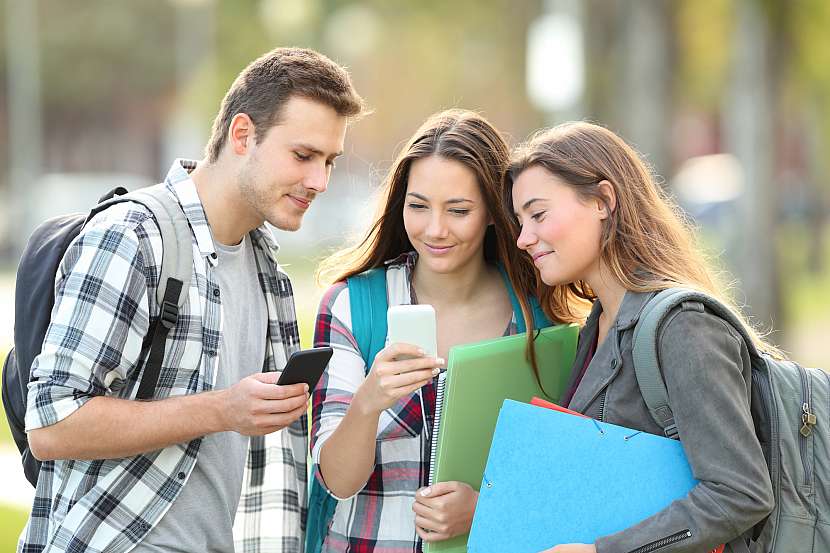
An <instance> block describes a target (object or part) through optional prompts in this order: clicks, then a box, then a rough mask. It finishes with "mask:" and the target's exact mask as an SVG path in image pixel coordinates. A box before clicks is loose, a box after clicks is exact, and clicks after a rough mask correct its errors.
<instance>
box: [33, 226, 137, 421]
mask: <svg viewBox="0 0 830 553" xmlns="http://www.w3.org/2000/svg"><path fill="white" fill-rule="evenodd" d="M133 227H134V225H130V224H127V223H124V222H116V223H113V222H109V223H106V222H104V223H99V224H94V223H93V224H91V225H90V226H88V227H87V228H86V229H84V231H83V232H82V233H81V234H80V235H79V236H78V237H77V238H76V239H75V240H74V241H73V243H72V244H71V245H70V247H69V248H68V249H67V251H66V254H65V255H64V258H63V260H62V261H61V265H60V267H59V269H58V275H57V277H56V282H55V306H54V308H53V310H52V318H51V322H50V324H49V327H48V328H47V331H46V337H45V339H44V344H43V349H42V351H41V353H40V355H38V356H37V357H36V358H35V361H34V363H33V365H32V376H33V378H36V379H37V380H35V381H33V382H31V383H30V384H29V392H28V402H27V405H28V409H27V413H26V429H27V430H32V429H35V428H40V427H43V426H49V425H52V424H55V423H57V422H59V421H60V420H62V419H64V418H66V417H67V416H69V415H70V414H72V413H73V412H75V411H76V410H77V409H79V408H80V407H81V406H82V405H84V404H85V403H86V402H87V401H88V400H90V399H91V398H92V397H95V396H99V395H103V394H105V393H108V394H117V393H118V392H119V391H120V390H121V389H123V387H124V383H125V381H126V379H127V377H128V374H129V372H130V370H131V369H132V368H133V367H134V366H135V364H136V362H137V360H138V358H139V356H140V352H141V345H142V340H143V338H144V335H145V334H146V333H147V330H148V328H149V311H148V299H147V281H146V278H145V261H144V256H143V255H142V251H141V250H140V248H139V241H138V235H137V233H136V231H135V230H134V229H133Z"/></svg>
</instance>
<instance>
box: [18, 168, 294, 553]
mask: <svg viewBox="0 0 830 553" xmlns="http://www.w3.org/2000/svg"><path fill="white" fill-rule="evenodd" d="M195 166H196V164H195V162H193V161H186V160H177V161H176V162H175V163H174V164H173V166H172V167H171V169H170V171H169V173H168V175H167V178H166V179H165V183H166V185H167V187H168V189H169V190H170V191H171V193H172V194H173V196H174V197H175V198H177V199H178V201H179V203H180V204H181V206H182V208H183V210H184V212H185V214H186V217H187V219H188V222H189V223H190V227H191V229H192V231H193V258H194V264H193V276H192V280H191V284H190V289H189V290H188V291H187V293H188V294H189V297H188V301H187V302H185V304H184V305H183V306H182V308H181V310H180V314H179V319H178V322H177V324H176V326H175V328H173V329H172V330H171V331H170V334H169V335H168V337H167V343H166V348H165V354H164V361H163V363H162V367H161V374H160V376H159V381H158V382H159V383H158V386H157V389H156V393H155V399H163V398H167V397H171V396H181V395H185V394H195V393H199V392H204V391H207V390H211V389H212V388H213V384H214V381H215V377H216V370H217V359H218V350H219V343H220V340H221V336H222V309H221V300H220V298H221V292H220V290H219V287H218V285H217V282H216V278H215V275H214V267H215V265H216V259H217V256H216V254H215V250H214V244H213V240H212V237H211V232H210V228H209V227H208V223H207V219H206V218H205V213H204V210H203V208H202V203H201V201H200V200H199V196H198V195H197V193H196V187H195V184H194V183H193V181H192V180H191V178H190V176H189V172H190V171H192V170H193V168H195ZM251 241H252V244H253V249H254V252H255V257H256V262H257V266H258V267H259V281H260V284H261V286H262V291H263V293H264V295H265V300H266V305H267V309H268V337H267V343H266V356H265V362H264V365H263V371H275V370H281V369H282V367H283V366H284V365H285V361H286V359H287V358H288V357H289V356H290V354H291V353H293V352H294V351H295V350H297V349H298V348H299V333H298V330H297V321H296V314H295V310H294V297H293V291H292V288H291V283H290V281H289V279H288V276H287V275H286V274H285V273H284V272H283V271H282V269H281V268H280V267H279V265H278V264H277V261H276V258H275V256H276V252H277V245H276V244H275V243H274V240H273V237H272V236H271V233H270V231H269V230H268V229H267V228H266V227H264V226H263V227H260V228H258V229H255V230H254V231H253V232H252V233H251ZM161 248H162V244H161V235H160V232H159V228H158V226H157V225H156V223H155V222H154V220H153V218H152V216H151V215H150V213H149V211H147V210H146V208H144V207H143V206H141V205H138V204H135V203H121V204H116V205H115V206H113V207H110V208H108V209H107V210H106V211H104V212H103V213H101V214H99V215H97V216H96V217H95V218H94V219H93V220H92V221H90V223H89V224H88V225H87V226H86V227H85V228H84V229H83V231H82V232H81V234H80V235H79V236H78V237H77V238H76V239H75V240H74V241H73V242H72V244H71V245H70V247H69V248H68V249H67V251H66V254H65V256H64V258H63V260H62V262H61V264H60V267H59V269H58V273H57V276H56V281H55V307H54V309H53V311H52V320H51V323H50V325H49V328H48V330H47V333H46V338H45V340H44V344H43V350H42V352H41V354H40V355H39V356H38V357H37V358H36V359H35V362H34V365H33V368H32V375H33V377H34V378H36V379H37V380H36V381H34V382H32V383H31V384H30V385H29V395H28V403H27V405H28V411H27V414H26V428H27V430H32V429H35V428H40V427H44V426H48V425H52V424H55V423H57V422H58V421H60V420H62V419H64V418H66V417H67V416H69V415H71V414H72V413H73V412H75V411H76V410H77V409H79V408H80V407H81V406H83V405H84V404H85V403H86V402H87V401H89V400H90V399H92V398H93V397H96V396H112V397H118V398H123V399H134V398H135V396H136V392H137V391H138V383H139V382H140V377H141V368H142V366H143V359H140V357H141V351H142V342H143V340H144V337H145V335H146V334H147V332H148V329H149V328H150V323H151V317H155V315H156V314H157V313H158V312H159V307H158V304H157V301H156V288H157V287H158V284H159V283H158V280H159V264H160V262H161ZM307 441H308V439H307V420H306V417H305V416H303V417H302V418H300V419H299V420H298V421H296V422H295V423H294V424H292V425H291V426H290V427H288V428H286V429H285V430H282V431H280V432H276V433H273V434H270V435H268V436H265V437H254V438H251V440H250V446H249V451H248V460H247V463H246V469H245V475H244V477H243V488H242V495H241V497H240V500H239V507H238V510H237V515H236V518H235V523H234V537H235V542H236V549H237V551H243V552H257V553H259V552H301V551H302V548H303V546H302V544H303V539H304V535H303V529H304V528H305V516H306V507H305V506H306V454H307V451H308V449H307V448H308V443H307ZM200 444H201V439H195V440H193V441H191V442H189V443H186V444H179V445H173V446H170V447H166V448H164V449H162V450H159V451H153V452H149V453H145V454H143V455H137V456H135V457H129V458H124V459H106V460H95V461H78V460H58V461H47V462H44V463H43V465H42V468H41V473H40V477H39V479H38V484H37V490H36V496H35V500H34V505H33V507H32V512H31V515H30V518H29V521H28V524H27V525H26V527H25V528H24V530H23V533H22V535H21V538H20V542H19V544H18V551H19V552H23V553H34V552H48V553H58V552H72V553H80V552H103V551H106V552H107V553H123V552H126V551H129V550H130V549H132V548H133V547H134V546H135V545H136V544H137V543H139V542H140V541H141V540H142V539H143V538H144V536H146V535H147V533H148V532H149V531H150V530H151V529H152V528H153V527H154V526H155V525H156V524H157V523H158V521H159V519H160V518H161V517H162V516H163V515H164V514H165V513H166V512H167V510H168V509H169V507H170V505H171V504H172V503H173V502H174V501H175V500H176V497H177V496H178V494H179V492H180V491H181V489H182V486H183V485H184V482H186V480H187V478H188V476H189V475H190V472H191V471H192V470H193V467H194V465H195V463H197V462H198V454H199V446H200Z"/></svg>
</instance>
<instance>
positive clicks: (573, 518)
mask: <svg viewBox="0 0 830 553" xmlns="http://www.w3.org/2000/svg"><path fill="white" fill-rule="evenodd" d="M696 484H697V480H695V478H694V477H693V476H692V471H691V468H690V467H689V463H688V461H687V460H686V455H685V453H684V451H683V447H682V446H681V444H680V442H679V441H677V440H671V439H669V438H664V437H662V436H655V435H652V434H647V433H644V432H638V431H636V430H631V429H629V428H625V427H622V426H616V425H613V424H608V423H605V422H598V421H596V420H594V419H590V418H582V417H575V416H573V415H571V414H568V413H563V412H560V411H554V410H551V409H546V408H543V407H537V406H535V405H527V404H524V403H519V402H516V401H510V400H507V401H505V402H504V406H503V407H502V409H501V413H500V414H499V418H498V424H497V425H496V431H495V434H494V436H493V445H492V447H491V448H490V455H489V458H488V460H487V468H486V469H485V471H484V476H483V478H482V486H481V492H480V495H479V498H478V504H477V506H476V513H475V518H474V519H473V527H472V530H471V532H470V540H469V549H468V550H469V552H470V553H479V552H485V551H486V552H491V551H510V552H511V553H512V552H515V553H523V552H528V553H537V552H538V551H543V550H545V549H548V548H550V547H553V546H554V545H558V544H563V543H594V542H595V541H596V539H597V538H600V537H602V536H606V535H609V534H613V533H616V532H619V531H621V530H625V529H626V528H628V527H630V526H632V525H634V524H636V523H638V522H640V521H642V520H643V519H645V518H648V517H649V516H651V515H653V514H655V513H657V512H659V511H660V510H662V509H663V508H665V507H667V506H668V505H669V504H670V503H671V502H672V501H674V500H676V499H680V498H683V497H685V496H686V495H687V494H688V493H689V491H690V490H691V489H692V488H693V487H694V486H695V485H696ZM687 537H688V536H685V535H682V533H678V534H677V535H676V536H673V537H671V539H673V540H676V541H682V540H683V539H687ZM667 539H669V538H668V537H667Z"/></svg>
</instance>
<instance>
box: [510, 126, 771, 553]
mask: <svg viewBox="0 0 830 553" xmlns="http://www.w3.org/2000/svg"><path fill="white" fill-rule="evenodd" d="M505 184H506V186H505V201H506V202H507V203H508V204H509V205H510V206H511V209H512V210H513V212H514V213H515V214H516V217H517V220H518V223H519V225H520V227H521V228H520V230H519V235H518V239H517V244H518V246H519V248H521V249H522V250H524V251H525V252H527V254H528V255H530V256H531V258H532V259H533V262H534V264H535V266H536V269H537V271H538V272H539V276H540V277H541V280H542V281H543V282H544V283H545V284H547V285H548V286H549V287H550V289H549V290H548V291H547V292H546V296H545V299H546V304H547V307H548V308H549V309H550V311H551V312H552V314H553V315H554V316H555V317H556V316H557V315H560V317H558V318H562V317H561V315H565V314H569V315H572V314H574V313H577V312H579V311H580V310H583V312H585V311H587V309H588V308H590V314H589V315H588V318H587V321H586V324H585V326H584V328H583V329H582V331H581V334H580V338H579V347H578V351H577V355H576V360H575V363H574V367H573V375H574V377H573V381H572V383H571V387H570V389H569V390H568V392H567V393H566V394H565V397H564V398H563V403H564V404H565V405H567V406H568V407H570V408H571V409H574V410H576V411H579V412H582V413H585V414H587V415H589V416H591V417H594V418H596V419H599V420H603V421H607V422H610V423H613V424H618V425H623V426H628V427H631V428H636V429H638V430H643V431H646V432H651V433H653V434H661V435H662V434H663V431H662V429H661V428H660V427H659V426H658V425H657V424H656V423H655V422H654V420H653V419H652V418H651V415H650V414H649V411H648V408H647V407H646V405H645V403H644V401H643V398H642V395H641V393H640V388H639V386H638V384H637V379H636V376H635V373H634V365H633V360H632V353H631V352H632V334H633V330H634V327H635V325H636V324H637V321H638V319H639V317H640V314H641V311H642V309H643V307H644V305H645V304H646V302H647V301H648V300H649V299H650V298H651V297H652V296H653V295H654V294H656V293H657V292H658V291H659V290H662V289H665V288H669V287H673V286H684V287H691V288H696V289H698V290H701V291H704V292H706V293H708V294H710V295H712V296H715V297H717V298H719V299H720V300H721V301H723V302H724V303H726V304H727V305H729V300H728V299H727V298H725V297H724V296H723V295H722V293H721V288H720V287H718V286H717V284H716V283H715V281H714V279H713V277H712V274H711V273H710V271H709V270H708V269H707V267H706V263H705V262H704V260H703V258H702V256H701V255H700V253H699V252H698V251H696V249H695V246H694V243H693V234H692V232H691V231H690V229H689V228H688V227H687V225H686V224H685V222H684V220H683V218H682V216H681V215H680V211H679V210H678V209H677V208H676V207H675V206H674V205H673V204H672V203H671V202H670V200H668V198H667V197H666V196H665V195H664V194H663V193H662V191H661V190H660V189H659V188H658V186H656V184H655V183H654V180H653V178H652V176H651V174H650V173H649V171H648V169H647V168H646V166H645V164H644V163H643V162H642V161H641V160H640V158H639V157H638V155H637V153H636V152H635V151H634V150H633V149H632V148H631V147H629V146H628V145H627V144H626V143H625V142H624V141H623V140H622V139H620V138H619V137H618V136H617V135H615V134H614V133H612V132H611V131H609V130H607V129H605V128H602V127H599V126H597V125H592V124H588V123H581V122H580V123H567V124H564V125H560V126H558V127H555V128H553V129H550V130H547V131H544V132H542V133H540V134H537V135H536V136H535V137H534V138H532V139H531V140H530V141H529V142H528V143H527V144H525V145H524V146H522V147H520V148H519V149H518V150H517V152H516V153H515V155H514V158H513V162H512V164H511V166H510V170H509V172H508V175H507V178H506V179H505ZM591 303H592V304H593V306H592V308H591ZM754 339H755V341H756V343H757V345H758V346H759V348H761V349H763V350H765V351H772V350H773V348H771V347H770V346H768V345H767V344H765V343H764V342H763V341H762V340H761V339H760V338H759V337H757V335H755V336H754ZM658 354H659V358H660V366H661V369H662V371H663V377H664V379H665V381H666V386H667V388H668V392H669V401H670V404H671V406H672V409H673V411H674V417H675V423H676V425H677V431H678V436H679V438H680V441H681V443H682V444H683V448H684V450H685V452H686V455H687V457H688V460H689V464H690V466H691V468H692V471H693V473H694V476H695V478H697V479H698V480H699V484H697V485H696V486H695V487H694V488H693V489H692V491H691V492H689V494H688V495H687V496H686V497H685V498H683V499H681V500H678V501H675V502H673V503H672V504H670V505H669V506H668V507H666V508H665V509H663V510H662V511H660V512H658V513H656V514H655V515H653V516H651V517H649V518H647V519H645V520H643V521H641V522H640V523H638V524H636V525H635V526H632V527H631V528H628V529H626V530H623V531H621V532H618V533H616V534H612V535H609V536H604V537H602V538H600V539H598V540H597V541H596V542H595V543H593V544H553V543H552V544H550V545H551V546H552V549H549V550H548V551H547V552H545V553H640V552H646V551H647V552H649V553H650V552H659V553H669V552H672V553H674V552H677V553H680V552H683V553H685V552H689V553H691V552H695V553H699V552H702V551H712V550H716V551H720V550H721V549H720V548H719V544H728V543H729V542H732V544H730V545H727V547H726V549H725V551H727V552H728V551H729V550H730V549H732V548H734V550H735V551H741V550H744V551H745V550H746V549H745V548H744V547H739V545H740V543H739V542H740V536H741V535H743V534H744V533H745V532H746V531H747V530H749V529H750V528H752V526H753V525H755V524H756V523H758V522H759V521H761V520H762V519H764V517H766V516H767V515H768V514H769V512H770V511H771V510H772V507H773V495H772V486H771V484H770V480H769V474H768V471H767V466H766V464H765V461H764V456H763V454H762V451H761V446H760V444H759V443H758V440H757V438H756V437H755V432H754V427H753V422H752V418H751V416H750V410H749V403H750V381H751V379H750V361H749V354H748V352H747V347H746V344H745V343H744V342H743V340H742V339H741V337H740V336H739V335H738V333H737V331H735V329H733V328H732V327H730V326H729V325H728V324H727V323H725V322H724V321H723V320H721V319H720V318H718V317H717V316H715V315H713V314H711V313H709V312H707V311H706V310H704V309H703V308H702V307H701V306H700V305H699V304H684V305H682V306H681V307H679V308H677V309H675V311H674V312H673V313H671V314H670V315H669V317H668V318H667V320H666V322H665V323H664V324H663V325H662V326H661V328H660V330H659V333H658ZM542 363H544V361H542ZM609 462H613V461H612V460H610V459H609ZM601 508H602V506H600V505H598V506H597V509H598V510H599V509H601Z"/></svg>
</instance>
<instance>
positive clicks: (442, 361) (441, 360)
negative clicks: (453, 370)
mask: <svg viewBox="0 0 830 553" xmlns="http://www.w3.org/2000/svg"><path fill="white" fill-rule="evenodd" d="M437 361H438V363H439V364H440V365H443V364H444V358H443V357H439V358H438V359H437Z"/></svg>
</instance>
